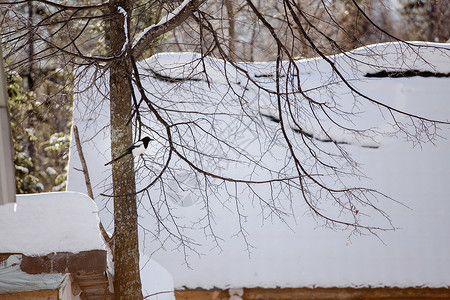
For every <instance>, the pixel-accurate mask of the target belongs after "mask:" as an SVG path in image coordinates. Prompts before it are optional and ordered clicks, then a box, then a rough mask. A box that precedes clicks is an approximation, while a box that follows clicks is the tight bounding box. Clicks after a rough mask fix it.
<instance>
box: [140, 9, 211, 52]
mask: <svg viewBox="0 0 450 300" xmlns="http://www.w3.org/2000/svg"><path fill="white" fill-rule="evenodd" d="M205 1H206V0H184V1H183V2H182V3H181V5H180V6H178V7H177V8H176V9H174V10H173V11H172V12H171V13H169V14H167V15H166V16H165V17H163V18H162V20H161V21H160V22H159V23H158V24H153V25H150V26H149V27H147V28H145V29H144V30H143V31H142V33H141V34H139V35H138V37H137V38H136V40H135V41H134V42H133V46H132V48H133V53H134V55H135V57H139V56H141V55H142V53H143V52H144V51H145V49H146V47H147V45H148V44H150V42H151V41H153V40H154V39H155V38H157V37H158V36H160V35H162V34H164V33H166V32H168V31H171V30H172V29H174V28H175V27H177V26H178V25H180V24H181V23H183V22H185V21H186V19H188V18H189V17H190V16H191V15H192V14H193V13H194V11H196V10H197V9H198V7H199V6H200V5H201V4H202V3H203V2H205Z"/></svg>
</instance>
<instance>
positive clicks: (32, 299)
mask: <svg viewBox="0 0 450 300" xmlns="http://www.w3.org/2000/svg"><path fill="white" fill-rule="evenodd" d="M0 300H59V291H58V290H42V291H32V292H22V293H14V294H0Z"/></svg>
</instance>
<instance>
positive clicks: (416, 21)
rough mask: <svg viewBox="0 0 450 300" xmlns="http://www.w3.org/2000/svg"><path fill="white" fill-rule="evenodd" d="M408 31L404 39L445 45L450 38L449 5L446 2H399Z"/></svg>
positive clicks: (405, 0)
mask: <svg viewBox="0 0 450 300" xmlns="http://www.w3.org/2000/svg"><path fill="white" fill-rule="evenodd" d="M400 3H401V5H402V7H401V9H400V13H401V14H402V16H403V17H404V18H405V19H406V24H405V26H407V28H408V30H406V34H405V37H404V39H409V40H420V41H430V42H441V43H445V42H447V41H448V40H449V37H450V3H449V1H446V0H428V1H422V0H400Z"/></svg>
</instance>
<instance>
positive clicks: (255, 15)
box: [0, 0, 446, 299]
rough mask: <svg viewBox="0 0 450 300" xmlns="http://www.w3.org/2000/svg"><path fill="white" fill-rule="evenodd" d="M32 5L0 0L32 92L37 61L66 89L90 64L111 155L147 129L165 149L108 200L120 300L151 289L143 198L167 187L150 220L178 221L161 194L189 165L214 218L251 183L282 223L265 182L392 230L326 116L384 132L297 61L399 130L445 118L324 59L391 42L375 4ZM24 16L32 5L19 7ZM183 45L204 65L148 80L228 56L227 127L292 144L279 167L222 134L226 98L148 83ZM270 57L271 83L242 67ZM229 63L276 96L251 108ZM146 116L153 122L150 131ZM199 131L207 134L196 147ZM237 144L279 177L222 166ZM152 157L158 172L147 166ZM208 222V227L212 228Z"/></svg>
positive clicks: (12, 52) (323, 219)
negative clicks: (397, 103)
mask: <svg viewBox="0 0 450 300" xmlns="http://www.w3.org/2000/svg"><path fill="white" fill-rule="evenodd" d="M33 3H36V6H35V10H33V7H31V6H30V4H29V2H14V3H11V2H0V5H1V11H2V16H3V18H2V25H5V26H2V28H6V29H3V36H4V44H5V47H6V49H5V51H4V53H6V55H5V59H6V62H7V66H8V72H10V73H12V72H13V71H17V72H18V73H19V74H24V75H26V76H27V78H31V79H30V80H28V82H29V84H28V86H29V88H30V87H36V86H37V84H36V82H37V78H36V77H33V74H37V73H38V71H41V70H47V71H46V72H44V73H45V74H46V75H45V76H44V78H48V77H49V76H50V74H54V73H52V72H55V71H56V70H58V72H57V73H58V74H62V75H63V78H62V79H60V80H61V82H62V83H63V84H62V87H64V88H66V87H68V88H70V87H71V86H72V83H73V81H74V80H78V81H81V80H83V79H84V78H86V77H88V76H86V74H88V73H89V72H92V73H93V74H94V75H93V76H92V81H91V82H90V83H89V84H88V85H87V86H88V87H98V93H101V95H102V96H103V97H104V98H106V99H108V100H109V102H108V104H109V105H110V114H111V121H110V124H109V126H110V127H109V129H110V135H111V154H112V156H116V155H117V154H118V153H119V152H121V151H123V149H125V148H127V146H128V145H129V144H130V143H131V142H132V141H133V140H136V139H138V138H139V137H141V136H143V135H146V134H152V135H154V136H157V137H158V139H159V140H160V143H161V144H163V145H164V150H163V152H164V155H163V158H162V160H158V159H156V158H155V159H152V160H150V161H147V162H145V163H146V165H144V166H141V168H140V169H139V172H138V174H139V175H138V176H147V177H149V178H152V180H151V181H150V183H149V184H148V185H146V186H145V187H144V188H142V189H140V190H137V191H136V186H135V185H136V175H135V170H134V164H133V161H132V160H125V161H123V163H121V164H114V165H113V169H112V180H113V192H112V194H111V195H109V196H111V197H112V198H113V199H114V235H113V239H114V262H115V295H116V297H117V298H120V299H140V298H142V296H143V295H142V292H141V283H140V280H139V250H138V240H137V238H138V234H137V228H138V224H137V222H138V218H137V212H136V201H142V198H143V197H146V196H148V195H149V190H151V189H155V188H159V189H160V191H161V195H160V197H159V201H160V202H158V205H160V206H159V207H164V211H163V210H154V212H153V213H154V217H155V218H156V219H157V220H158V221H160V222H161V223H162V224H161V226H162V227H163V228H165V229H166V230H169V229H168V228H169V227H170V226H175V228H176V225H177V222H176V218H174V217H173V211H172V210H171V208H170V205H169V204H168V203H167V199H168V198H167V196H166V194H165V191H168V190H170V188H171V186H170V182H173V180H175V181H176V184H178V185H179V186H180V187H183V188H189V186H187V185H186V182H184V181H182V180H180V177H179V176H178V175H179V173H180V171H182V172H184V174H186V176H190V178H191V179H193V181H194V182H195V183H196V184H195V185H194V187H195V189H193V190H192V193H193V194H194V195H196V196H198V197H199V198H200V199H201V200H202V201H204V204H205V219H206V220H209V219H210V218H212V216H213V212H211V211H210V210H209V209H208V207H209V206H208V204H209V203H210V201H214V200H217V199H215V198H214V196H213V195H214V192H215V191H217V190H218V189H219V188H221V187H223V186H226V187H227V188H228V187H231V186H236V187H238V186H239V187H242V188H244V189H246V190H247V191H250V192H251V193H252V195H253V198H252V199H254V200H255V201H257V202H258V203H259V204H260V206H261V207H262V209H263V210H264V211H269V214H270V215H273V216H276V217H277V218H279V219H280V220H283V219H284V218H285V217H286V215H285V214H284V213H283V211H282V210H281V208H280V207H279V206H277V205H276V199H275V198H276V197H275V196H273V198H272V199H264V198H261V196H260V195H259V194H258V192H257V191H256V187H260V186H262V185H264V186H266V188H269V189H271V188H273V187H274V186H276V187H277V188H280V189H282V190H283V191H284V193H285V195H286V196H287V197H288V196H290V197H292V199H291V198H290V201H303V202H304V203H305V204H306V205H307V207H308V208H309V209H310V212H311V214H312V215H314V216H315V217H316V219H317V220H318V222H319V223H320V224H322V225H324V226H328V227H332V228H341V229H349V230H350V233H355V234H357V233H361V232H366V233H367V232H368V233H374V234H376V233H377V232H378V231H380V230H389V229H392V228H393V227H392V225H391V223H390V219H389V216H388V215H386V214H385V213H384V212H383V211H382V210H381V209H380V208H379V207H377V206H376V205H375V203H374V200H376V199H378V198H379V197H383V196H384V195H383V194H382V193H380V192H379V191H376V190H372V189H368V188H365V187H358V186H356V187H354V186H347V185H346V183H345V178H346V177H348V176H358V174H360V171H361V169H359V167H358V165H357V163H356V162H355V161H354V160H353V158H352V157H351V155H350V154H349V153H348V152H347V149H345V148H344V147H343V146H342V145H341V144H340V143H339V142H338V141H337V140H336V139H334V137H333V136H332V135H331V134H330V133H329V132H328V131H327V130H326V129H325V128H324V126H323V124H324V122H331V123H332V124H334V126H336V127H337V128H340V129H342V130H345V131H346V132H347V133H348V134H351V135H354V136H355V137H356V138H367V137H368V138H374V137H376V136H377V134H379V133H378V132H376V131H374V130H372V129H364V128H355V127H348V126H347V125H348V123H346V121H347V120H353V119H354V117H355V114H354V113H353V112H352V111H351V110H342V109H341V108H340V107H339V103H338V100H337V99H335V98H334V96H333V94H332V90H331V89H329V90H327V89H326V91H327V92H329V93H330V100H329V101H326V102H324V101H321V100H320V99H319V97H318V96H317V94H315V93H314V91H309V90H305V89H304V88H303V82H302V81H301V80H300V78H301V70H299V69H298V66H297V64H296V58H298V57H321V58H322V59H324V60H325V61H326V62H327V63H328V66H329V68H330V69H331V73H332V76H331V78H332V79H333V80H332V81H330V82H329V84H339V85H341V86H343V87H345V88H346V90H347V92H348V93H351V94H352V95H354V103H355V105H356V104H357V103H360V102H367V103H371V104H373V105H375V106H378V107H379V108H380V110H382V111H384V112H386V113H387V115H388V116H391V117H392V119H391V122H392V123H393V126H394V128H395V129H396V131H397V132H398V133H399V134H403V135H405V136H406V137H407V138H408V139H411V140H413V141H414V142H417V143H420V142H423V141H424V140H433V139H434V138H435V137H436V131H435V129H436V124H438V123H445V122H440V121H436V120H430V119H426V118H424V117H421V116H418V115H413V114H411V113H409V112H406V111H401V110H399V109H398V108H396V107H392V106H390V105H389V104H385V103H383V102H380V101H379V99H373V98H371V97H370V96H368V95H366V94H364V93H363V92H361V91H359V90H358V89H357V88H356V86H355V85H354V84H353V83H352V82H351V81H350V80H348V79H347V77H346V76H345V74H343V70H342V69H341V68H340V67H339V66H338V65H336V64H335V63H334V61H333V58H332V57H329V56H327V55H332V54H340V53H342V52H343V51H346V50H348V49H350V48H353V47H357V46H361V45H364V44H366V43H369V42H378V41H385V40H396V39H395V37H394V36H392V35H390V34H389V32H387V31H386V28H384V27H382V26H381V25H379V24H377V23H376V21H375V20H374V19H375V18H376V14H374V13H373V11H374V8H373V1H363V0H361V1H356V0H352V1H346V2H339V3H334V2H330V1H292V0H282V1H281V0H280V1H273V2H272V1H269V2H264V1H251V0H245V1H232V0H230V1H227V2H226V3H220V2H217V1H206V0H190V1H183V2H181V1H166V2H158V1H155V2H147V1H137V0H136V1H121V0H111V1H109V2H106V3H90V2H87V1H86V2H81V3H80V2H77V3H76V4H61V3H60V2H53V1H48V0H37V1H34V2H33ZM25 4H26V5H25ZM224 4H226V5H224ZM383 8H386V7H385V6H380V7H379V8H377V10H376V11H379V9H383ZM24 11H28V12H33V13H28V14H23V12H24ZM23 16H26V17H23ZM372 18H374V19H372ZM152 24H153V25H152ZM233 24H234V25H233ZM236 24H239V25H237V26H236ZM6 25H7V26H6ZM148 25H152V26H148ZM405 47H406V49H408V51H412V52H413V53H414V52H416V51H417V48H416V47H415V46H414V45H413V44H404V47H400V50H399V51H400V52H399V56H400V57H401V55H402V54H403V53H402V52H401V51H406V50H404V49H405ZM174 49H175V50H181V51H195V52H197V53H199V55H198V56H193V59H192V61H188V62H185V63H186V65H187V66H190V65H193V64H194V65H196V66H201V67H200V69H195V70H197V71H198V74H190V75H189V76H188V77H182V78H177V77H171V76H167V75H164V74H160V73H158V72H159V71H161V70H155V69H149V70H150V72H152V74H153V75H152V76H155V77H158V78H160V79H162V80H170V81H174V82H176V81H180V80H182V81H188V80H190V79H192V80H205V81H206V82H208V74H209V73H210V72H213V71H216V72H217V69H214V68H213V66H211V65H210V64H209V63H208V57H214V58H220V59H222V61H223V66H222V68H218V70H219V72H222V74H223V77H224V78H225V80H226V81H227V84H228V87H229V93H232V94H233V93H234V94H233V95H234V97H235V99H237V102H235V103H228V104H230V108H231V107H233V108H236V107H237V108H239V109H240V110H239V111H234V113H233V114H229V115H227V116H226V118H227V122H230V124H241V125H242V126H243V127H245V128H256V130H257V131H258V135H257V136H258V137H257V138H258V142H259V143H260V145H261V146H262V148H264V149H265V151H266V153H270V150H271V149H272V147H273V145H274V144H277V145H283V146H284V147H285V149H287V152H286V153H285V155H286V157H284V158H283V160H282V161H283V165H281V166H280V167H279V168H280V169H267V167H266V166H265V165H263V164H262V163H261V161H260V160H259V158H260V156H261V155H263V154H261V153H257V154H255V153H249V152H247V151H246V149H245V148H243V147H242V145H240V143H239V142H240V141H239V140H238V139H237V138H236V135H234V136H226V135H223V133H221V132H217V131H214V128H215V127H214V126H213V125H215V124H216V122H218V121H219V120H220V118H219V116H218V115H217V114H215V113H214V112H215V111H216V110H215V108H218V107H219V106H221V105H223V104H224V103H221V102H220V101H219V102H214V101H211V99H205V98H203V97H202V93H201V91H199V93H198V96H197V97H196V98H195V99H193V100H192V103H190V104H192V106H188V105H187V104H186V103H174V102H173V101H172V100H171V99H170V98H165V97H160V98H156V97H155V96H154V95H152V93H151V92H149V91H147V90H146V89H145V85H144V81H145V78H146V76H147V75H145V76H144V74H142V68H140V67H139V66H140V65H139V63H140V62H139V61H140V60H142V59H143V58H147V57H149V56H150V55H151V54H153V53H156V52H160V51H163V50H174ZM439 51H446V50H439ZM376 55H377V53H374V56H376ZM268 59H272V60H274V61H275V64H274V70H273V71H270V72H268V73H267V74H258V75H260V76H262V77H263V78H269V79H268V81H269V82H270V85H266V84H265V81H261V80H258V79H255V78H256V77H255V76H253V75H252V74H251V72H249V70H246V69H245V68H243V67H242V66H241V65H239V64H238V63H237V62H239V61H248V60H268ZM350 59H351V58H350ZM143 63H144V64H145V62H143ZM425 63H426V62H425ZM350 64H351V62H350ZM227 66H232V67H233V68H234V69H235V70H236V73H238V75H239V76H240V78H243V79H244V81H245V82H246V84H247V87H251V88H252V89H255V90H258V91H261V92H264V93H267V94H268V103H264V104H267V106H265V107H263V106H262V105H261V106H259V107H258V108H257V109H256V110H255V109H254V108H252V107H250V106H249V105H248V103H250V102H251V100H252V99H248V98H247V94H246V93H245V89H244V90H243V91H242V93H237V92H235V91H234V85H235V84H236V82H233V81H232V80H231V79H230V78H231V77H230V74H229V73H227V69H226V67H227ZM163 71H164V70H162V71H161V72H163ZM92 73H89V74H92ZM183 75H185V74H183ZM194 75H197V76H200V78H197V77H195V76H194ZM34 76H36V75H34ZM132 85H134V86H135V89H133V87H132ZM105 87H106V88H105ZM80 92H83V91H80ZM56 95H61V90H57V91H53V92H52V93H51V97H50V98H47V99H49V104H52V105H54V103H55V102H54V101H55V99H56V98H54V97H55V96H56ZM26 99H27V100H26V101H27V102H28V103H27V104H30V103H31V102H32V101H33V100H32V98H31V97H30V98H26ZM69 99H71V97H68V98H64V103H65V104H67V103H68V102H67V101H70V100H69ZM85 101H86V103H83V104H86V106H87V107H90V108H91V109H98V107H100V106H101V105H102V104H103V103H99V102H95V103H93V102H92V101H91V100H90V99H89V98H87V99H85ZM236 104H237V106H236ZM231 105H232V106H231ZM33 108H34V107H33ZM75 109H77V108H75ZM264 109H266V110H269V111H270V114H268V115H267V116H266V117H270V119H271V120H273V121H275V122H276V124H277V125H276V130H275V131H274V132H272V131H271V130H272V129H270V128H272V127H270V128H269V127H268V126H267V122H266V121H264V119H263V118H262V112H263V110H264ZM19 111H20V109H19ZM49 112H50V110H49ZM83 113H89V112H83ZM179 116H182V120H183V122H179V121H178V120H179V119H178V117H179ZM242 116H252V118H251V120H252V121H251V123H250V124H242V123H240V122H241V120H242ZM398 116H405V117H406V118H409V119H410V120H411V122H410V123H407V124H406V123H402V122H398V121H397V120H398ZM58 119H59V118H58ZM29 120H31V119H29ZM150 121H151V122H152V125H153V126H149V124H148V123H149V122H150ZM62 123H66V122H62ZM304 124H313V125H314V126H317V128H319V131H320V134H321V135H323V136H324V137H325V139H326V140H327V141H329V142H330V143H331V145H333V146H334V148H333V149H332V150H330V149H329V148H328V147H324V146H323V145H321V144H320V143H318V142H317V140H316V139H314V134H311V132H309V131H308V130H307V128H305V126H304ZM132 125H133V126H132ZM244 125H245V126H244ZM133 135H134V137H133ZM197 136H202V137H205V139H204V140H202V141H201V142H200V140H197V139H196V137H197ZM263 146H264V147H263ZM233 153H239V154H240V155H242V161H241V163H242V164H246V165H251V166H252V167H253V168H255V170H256V169H258V170H261V171H264V172H266V173H267V174H269V175H270V178H266V179H264V180H258V179H252V178H241V177H239V175H235V176H234V177H229V176H225V175H224V173H222V170H220V169H218V168H216V167H214V166H217V165H220V164H221V163H223V162H231V161H233V160H234V158H233ZM305 153H309V154H310V155H308V157H307V158H306V159H305V158H304V156H303V154H305ZM147 163H148V164H149V165H152V166H154V167H152V168H150V167H148V165H147ZM255 174H256V172H255ZM323 174H326V176H323ZM141 178H142V177H138V179H141ZM293 195H295V197H293ZM229 196H230V198H232V199H235V201H236V202H237V203H236V211H235V213H236V214H237V215H238V216H239V217H241V216H240V213H239V199H237V197H236V196H234V195H233V193H231V192H230V195H229ZM137 197H138V198H137ZM150 202H151V201H150ZM323 202H326V203H332V204H334V205H335V206H336V207H338V209H337V213H336V214H328V212H326V211H323V210H322V209H321V203H323ZM151 203H152V202H151ZM152 204H153V203H152ZM358 206H364V207H371V208H372V209H373V210H372V212H373V213H374V214H378V215H381V216H382V217H383V218H385V220H386V221H387V223H388V226H378V225H371V224H367V223H364V221H363V219H362V216H361V214H359V210H358V209H356V208H355V207H358ZM163 213H164V215H163ZM171 216H172V217H171ZM167 223H172V224H170V225H168V224H167ZM206 226H207V227H208V226H209V228H210V229H211V231H212V232H213V229H212V226H211V223H207V225H206ZM170 234H172V236H173V237H174V238H175V239H178V240H179V241H180V244H181V246H183V247H187V248H188V247H191V246H192V244H193V243H190V242H189V239H188V237H186V236H184V234H183V233H182V232H181V230H179V231H177V230H176V229H175V230H174V231H173V232H170ZM213 235H214V233H213Z"/></svg>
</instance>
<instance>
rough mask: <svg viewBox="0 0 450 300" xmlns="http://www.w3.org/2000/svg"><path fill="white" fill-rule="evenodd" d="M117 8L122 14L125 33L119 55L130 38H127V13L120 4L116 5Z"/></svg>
mask: <svg viewBox="0 0 450 300" xmlns="http://www.w3.org/2000/svg"><path fill="white" fill-rule="evenodd" d="M117 10H118V11H119V13H121V14H122V15H123V32H124V33H125V41H124V42H123V45H122V49H121V50H120V55H122V53H124V52H125V50H126V49H127V46H128V43H129V42H130V39H129V38H128V14H127V12H126V11H125V9H123V7H122V6H119V7H117Z"/></svg>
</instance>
